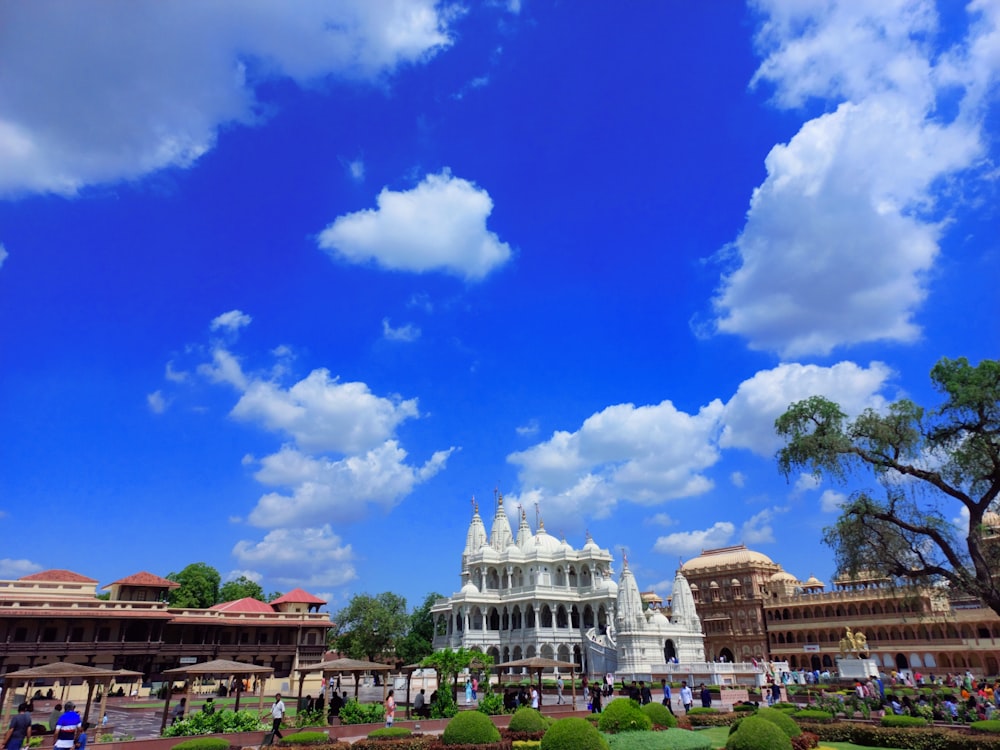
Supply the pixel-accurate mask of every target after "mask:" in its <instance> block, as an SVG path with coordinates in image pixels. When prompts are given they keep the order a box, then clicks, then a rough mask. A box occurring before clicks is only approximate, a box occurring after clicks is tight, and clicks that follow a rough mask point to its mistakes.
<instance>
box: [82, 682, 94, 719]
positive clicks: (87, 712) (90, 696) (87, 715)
mask: <svg viewBox="0 0 1000 750" xmlns="http://www.w3.org/2000/svg"><path fill="white" fill-rule="evenodd" d="M93 698H94V678H93V677H88V678H87V704H86V706H85V707H84V709H83V721H84V723H86V722H87V721H89V720H90V702H91V701H92V700H93Z"/></svg>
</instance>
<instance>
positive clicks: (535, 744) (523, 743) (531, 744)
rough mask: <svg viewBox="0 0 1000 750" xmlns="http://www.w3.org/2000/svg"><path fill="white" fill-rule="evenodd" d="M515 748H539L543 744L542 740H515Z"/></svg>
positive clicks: (519, 749) (530, 749)
mask: <svg viewBox="0 0 1000 750" xmlns="http://www.w3.org/2000/svg"><path fill="white" fill-rule="evenodd" d="M513 744H514V750H538V748H540V747H541V746H542V741H541V740H514V743H513Z"/></svg>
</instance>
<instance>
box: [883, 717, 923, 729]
mask: <svg viewBox="0 0 1000 750" xmlns="http://www.w3.org/2000/svg"><path fill="white" fill-rule="evenodd" d="M882 726H884V727H926V726H927V719H924V718H923V717H920V716H896V714H889V715H888V716H883V717H882Z"/></svg>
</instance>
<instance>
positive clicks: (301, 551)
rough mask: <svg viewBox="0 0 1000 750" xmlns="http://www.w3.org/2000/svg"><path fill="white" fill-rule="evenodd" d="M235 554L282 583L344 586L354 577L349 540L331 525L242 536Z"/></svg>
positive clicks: (352, 555) (310, 587) (268, 578)
mask: <svg viewBox="0 0 1000 750" xmlns="http://www.w3.org/2000/svg"><path fill="white" fill-rule="evenodd" d="M233 556H234V557H235V558H236V559H237V560H238V561H239V562H240V564H242V565H245V566H247V567H249V568H253V569H255V570H260V571H261V572H262V573H263V575H265V576H266V577H267V580H269V581H274V582H275V583H276V584H278V585H279V586H288V587H294V586H303V587H305V588H307V589H313V590H315V589H316V588H317V587H318V586H342V585H344V584H345V583H348V582H350V581H352V580H354V579H355V578H357V572H356V571H355V569H354V564H353V562H352V560H353V559H354V553H353V551H352V549H351V545H350V544H346V545H345V544H343V543H342V540H341V538H340V537H339V536H337V535H336V534H334V533H333V531H332V530H331V528H330V526H329V525H323V526H321V527H318V528H310V529H275V530H273V531H271V532H268V534H267V535H266V536H265V537H264V538H263V539H262V540H260V541H259V542H252V541H248V540H242V541H239V542H237V543H236V546H235V547H233Z"/></svg>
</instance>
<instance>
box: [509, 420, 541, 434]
mask: <svg viewBox="0 0 1000 750" xmlns="http://www.w3.org/2000/svg"><path fill="white" fill-rule="evenodd" d="M540 429H541V427H540V425H539V424H538V420H537V419H529V420H528V421H527V422H526V423H525V424H523V425H520V426H519V427H515V428H514V431H515V432H517V434H518V435H520V436H521V437H534V436H535V435H537V434H538V431H539V430H540Z"/></svg>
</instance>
